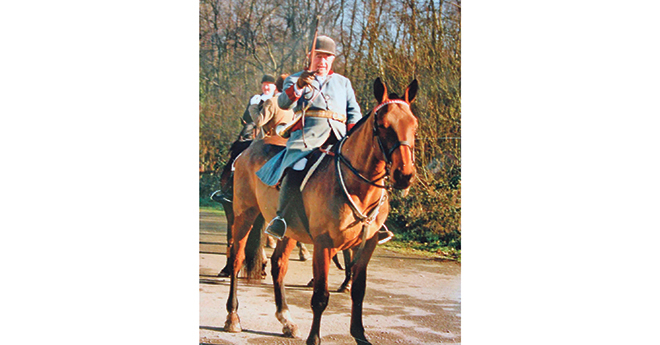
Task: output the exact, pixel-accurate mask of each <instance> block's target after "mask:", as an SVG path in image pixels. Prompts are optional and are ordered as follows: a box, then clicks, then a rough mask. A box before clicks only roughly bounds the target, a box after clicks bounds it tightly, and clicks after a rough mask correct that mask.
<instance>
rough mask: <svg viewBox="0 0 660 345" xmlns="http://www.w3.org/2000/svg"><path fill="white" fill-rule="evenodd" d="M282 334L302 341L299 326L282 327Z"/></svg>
mask: <svg viewBox="0 0 660 345" xmlns="http://www.w3.org/2000/svg"><path fill="white" fill-rule="evenodd" d="M282 333H283V334H284V336H285V337H289V338H296V339H300V338H301V335H300V330H299V329H298V326H297V325H294V324H290V325H287V326H284V327H282Z"/></svg>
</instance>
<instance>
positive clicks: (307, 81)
mask: <svg viewBox="0 0 660 345" xmlns="http://www.w3.org/2000/svg"><path fill="white" fill-rule="evenodd" d="M316 72H317V71H303V72H302V74H301V75H300V78H298V81H296V86H297V87H298V90H302V89H303V88H304V87H305V86H307V85H311V84H312V80H314V73H316Z"/></svg>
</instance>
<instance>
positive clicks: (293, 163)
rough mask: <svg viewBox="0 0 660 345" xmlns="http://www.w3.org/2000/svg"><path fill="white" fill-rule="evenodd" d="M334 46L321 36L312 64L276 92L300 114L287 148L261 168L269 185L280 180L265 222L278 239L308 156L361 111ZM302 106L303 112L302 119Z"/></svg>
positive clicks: (285, 106) (349, 125)
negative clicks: (339, 69)
mask: <svg viewBox="0 0 660 345" xmlns="http://www.w3.org/2000/svg"><path fill="white" fill-rule="evenodd" d="M335 46H336V45H335V41H333V40H332V39H331V38H330V37H328V36H324V35H321V36H318V37H317V39H316V45H315V47H314V49H313V51H314V54H311V53H310V55H311V56H310V57H309V58H310V59H311V61H310V66H309V70H306V71H301V72H298V73H295V74H293V75H291V76H289V77H288V78H287V79H286V80H285V82H284V90H285V91H284V92H282V93H281V94H280V95H279V97H278V98H277V100H278V104H279V106H280V107H281V108H282V109H291V108H293V110H294V111H295V114H296V118H297V122H296V124H295V125H294V126H293V127H291V128H290V130H289V135H290V138H289V140H288V141H287V143H286V149H285V150H283V151H281V152H280V153H278V154H277V155H275V156H274V157H273V158H272V159H270V160H269V161H268V162H266V164H264V166H263V167H262V168H261V169H260V170H259V171H257V176H258V177H259V178H260V179H261V180H262V181H263V182H264V183H265V184H267V185H269V186H275V185H277V183H278V182H279V181H280V180H281V181H282V182H281V186H280V194H279V204H278V209H277V216H276V217H275V218H273V220H272V221H271V222H270V223H269V224H268V227H267V228H266V233H267V234H269V235H271V236H273V237H275V238H277V239H281V238H282V237H283V236H284V233H285V231H286V227H287V225H286V220H285V219H286V218H287V216H289V217H290V215H288V214H287V206H288V205H289V204H290V200H291V199H293V198H296V197H297V196H298V195H299V194H300V191H299V186H300V179H301V178H302V176H301V175H302V174H301V173H300V171H302V170H303V169H304V168H305V163H306V162H307V159H306V158H305V156H307V155H308V154H309V153H311V152H312V151H313V150H314V149H316V148H318V147H320V146H321V145H323V144H324V143H326V142H328V143H335V142H337V141H338V140H339V139H340V138H342V137H343V136H344V135H345V134H346V132H347V131H348V130H350V129H351V128H352V127H353V126H354V125H355V124H356V123H357V122H358V120H360V118H361V117H362V114H361V113H360V106H359V105H358V103H357V100H356V97H355V91H354V90H353V86H352V85H351V82H350V80H349V79H348V78H346V77H344V76H342V75H340V74H338V73H334V72H333V71H332V63H333V62H334V60H335ZM303 111H304V112H305V118H304V119H302V120H300V118H301V117H302V116H301V115H302V113H303ZM294 121H296V120H294ZM285 171H286V176H285ZM283 176H285V177H283Z"/></svg>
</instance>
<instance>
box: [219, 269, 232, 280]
mask: <svg viewBox="0 0 660 345" xmlns="http://www.w3.org/2000/svg"><path fill="white" fill-rule="evenodd" d="M230 275H231V273H230V272H229V269H228V268H227V267H225V268H223V269H222V271H220V273H218V277H220V278H226V277H229V276H230Z"/></svg>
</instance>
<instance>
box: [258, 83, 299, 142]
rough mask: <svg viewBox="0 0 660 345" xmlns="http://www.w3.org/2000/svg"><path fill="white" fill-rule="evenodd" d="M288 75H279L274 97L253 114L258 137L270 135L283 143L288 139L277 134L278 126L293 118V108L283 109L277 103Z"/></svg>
mask: <svg viewBox="0 0 660 345" xmlns="http://www.w3.org/2000/svg"><path fill="white" fill-rule="evenodd" d="M288 76H289V75H288V74H281V75H280V76H279V77H277V80H276V81H275V88H276V91H275V94H274V95H273V97H272V98H269V99H267V100H266V101H265V102H264V103H263V106H262V107H261V111H259V112H258V113H256V114H255V113H252V114H251V115H252V121H253V122H254V124H255V127H256V129H257V135H256V137H257V138H258V139H262V138H267V137H270V138H274V139H275V138H276V139H279V140H280V141H281V142H282V143H283V142H284V141H285V140H286V139H284V138H282V137H280V136H279V135H277V131H276V127H277V125H281V124H286V123H289V122H291V121H292V120H293V110H290V109H282V108H280V106H279V105H278V104H277V97H278V96H279V95H280V94H281V93H282V89H283V87H284V80H285V79H286V77H288Z"/></svg>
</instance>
